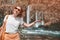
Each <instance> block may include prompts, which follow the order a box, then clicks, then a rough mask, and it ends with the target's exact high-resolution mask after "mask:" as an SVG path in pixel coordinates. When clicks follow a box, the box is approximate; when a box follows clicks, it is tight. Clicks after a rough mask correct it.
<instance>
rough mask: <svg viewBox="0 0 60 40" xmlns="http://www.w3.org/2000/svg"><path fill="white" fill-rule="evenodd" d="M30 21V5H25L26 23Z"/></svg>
mask: <svg viewBox="0 0 60 40" xmlns="http://www.w3.org/2000/svg"><path fill="white" fill-rule="evenodd" d="M29 22H30V6H28V7H27V23H28V24H29Z"/></svg>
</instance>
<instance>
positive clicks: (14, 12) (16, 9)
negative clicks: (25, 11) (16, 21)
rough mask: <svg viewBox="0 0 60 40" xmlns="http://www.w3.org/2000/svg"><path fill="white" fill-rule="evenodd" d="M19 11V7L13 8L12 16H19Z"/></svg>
mask: <svg viewBox="0 0 60 40" xmlns="http://www.w3.org/2000/svg"><path fill="white" fill-rule="evenodd" d="M20 11H21V8H20V7H15V9H14V10H13V14H14V15H15V16H17V15H19V14H20Z"/></svg>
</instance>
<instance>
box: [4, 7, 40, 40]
mask: <svg viewBox="0 0 60 40" xmlns="http://www.w3.org/2000/svg"><path fill="white" fill-rule="evenodd" d="M12 13H13V14H11V15H6V16H5V18H4V23H5V22H6V25H5V27H6V30H5V36H4V40H20V37H19V33H18V27H19V26H24V27H30V26H32V25H34V24H35V23H36V22H39V20H38V21H34V22H32V23H30V24H27V23H25V22H24V21H23V16H24V15H23V10H22V8H21V7H19V6H17V7H15V8H14V9H13V11H12ZM7 17H8V18H7ZM6 19H7V20H6Z"/></svg>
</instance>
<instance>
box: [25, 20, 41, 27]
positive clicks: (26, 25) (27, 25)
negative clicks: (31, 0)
mask: <svg viewBox="0 0 60 40" xmlns="http://www.w3.org/2000/svg"><path fill="white" fill-rule="evenodd" d="M36 22H40V20H37V21H34V22H32V23H30V24H27V23H24V26H25V27H30V26H32V25H34V24H35V23H36Z"/></svg>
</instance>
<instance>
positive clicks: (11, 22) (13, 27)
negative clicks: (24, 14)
mask: <svg viewBox="0 0 60 40" xmlns="http://www.w3.org/2000/svg"><path fill="white" fill-rule="evenodd" d="M5 20H6V17H5V18H4V21H5ZM19 25H21V26H22V25H23V18H18V17H17V18H15V17H13V16H12V15H9V16H8V19H7V23H6V32H8V33H16V32H17V31H18V27H19Z"/></svg>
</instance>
